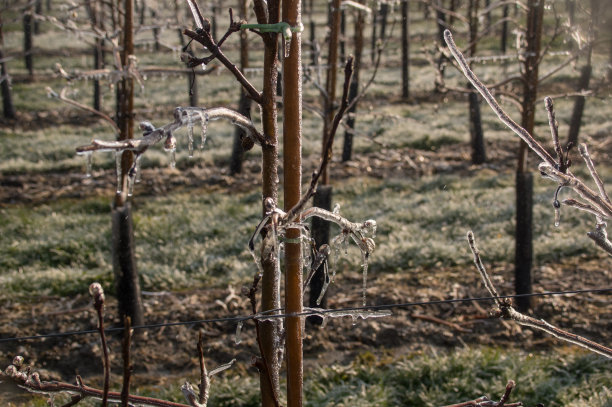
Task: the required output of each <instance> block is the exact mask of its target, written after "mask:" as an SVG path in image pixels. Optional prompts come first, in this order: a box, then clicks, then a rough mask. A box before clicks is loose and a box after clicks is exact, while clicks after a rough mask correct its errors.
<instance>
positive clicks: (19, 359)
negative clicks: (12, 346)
mask: <svg viewBox="0 0 612 407" xmlns="http://www.w3.org/2000/svg"><path fill="white" fill-rule="evenodd" d="M13 365H15V366H16V367H21V366H23V356H15V357H14V358H13Z"/></svg>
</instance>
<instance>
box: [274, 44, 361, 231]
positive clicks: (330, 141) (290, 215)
mask: <svg viewBox="0 0 612 407" xmlns="http://www.w3.org/2000/svg"><path fill="white" fill-rule="evenodd" d="M352 77H353V57H352V56H350V57H349V58H348V60H347V61H346V65H345V66H344V84H343V88H342V100H341V104H340V108H339V109H338V111H337V112H336V115H335V116H334V119H333V121H332V125H331V127H330V130H329V135H327V136H326V140H327V143H326V144H325V148H324V154H323V158H322V159H321V163H320V164H319V168H318V170H317V171H315V172H314V173H313V174H312V180H311V181H310V186H309V188H308V190H307V191H306V193H305V194H304V195H302V197H301V198H300V200H299V201H298V203H297V204H296V205H295V206H294V207H293V208H291V209H290V210H289V211H287V215H286V220H287V221H289V222H292V221H293V220H294V219H295V217H296V216H297V215H298V214H299V213H300V212H301V211H302V209H303V208H304V205H306V202H308V200H309V199H310V198H311V197H312V196H313V195H314V193H315V191H316V189H317V184H318V182H319V178H320V176H321V174H322V173H323V172H324V170H325V168H327V165H328V164H329V161H330V159H331V155H332V154H331V152H332V147H333V145H334V138H335V136H336V132H337V130H338V126H339V125H340V121H341V120H342V117H343V116H344V113H345V112H346V111H347V109H348V107H349V100H348V94H349V87H350V84H351V78H352Z"/></svg>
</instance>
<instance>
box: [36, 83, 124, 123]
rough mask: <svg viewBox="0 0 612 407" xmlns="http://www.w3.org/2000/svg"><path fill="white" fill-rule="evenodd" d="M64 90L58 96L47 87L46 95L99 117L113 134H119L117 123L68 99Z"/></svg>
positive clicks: (105, 115) (97, 111)
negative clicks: (110, 128) (109, 127)
mask: <svg viewBox="0 0 612 407" xmlns="http://www.w3.org/2000/svg"><path fill="white" fill-rule="evenodd" d="M66 91H67V89H66V88H63V89H62V90H61V91H60V93H59V94H58V93H57V92H55V91H54V90H53V89H51V88H50V87H48V86H47V93H48V94H49V95H51V96H52V97H56V98H58V99H59V100H61V101H62V102H65V103H68V104H69V105H73V106H76V107H78V108H79V109H82V110H85V111H87V112H90V113H93V114H95V115H96V116H99V117H101V118H102V119H104V121H105V122H106V123H108V124H109V125H110V126H111V127H112V128H113V131H114V132H115V134H119V133H120V130H119V127H117V123H115V121H114V120H113V119H111V118H110V116H108V115H107V114H106V113H104V112H101V111H99V110H96V109H94V108H91V107H89V106H87V105H84V104H82V103H79V102H77V101H76V100H74V99H70V98H69V97H67V96H66Z"/></svg>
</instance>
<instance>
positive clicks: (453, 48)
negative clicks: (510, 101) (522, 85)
mask: <svg viewBox="0 0 612 407" xmlns="http://www.w3.org/2000/svg"><path fill="white" fill-rule="evenodd" d="M444 40H445V41H446V44H447V45H448V48H449V49H450V52H451V54H452V55H453V57H455V59H456V60H457V63H458V64H459V66H460V67H461V70H462V71H463V74H464V75H465V77H466V78H467V79H468V80H469V81H470V82H471V83H472V85H473V86H474V87H475V88H476V90H477V91H478V92H480V94H481V95H482V97H483V98H484V99H485V100H486V101H487V103H488V104H489V106H491V109H493V111H494V112H495V114H497V117H499V119H500V120H501V121H502V122H503V123H504V124H505V125H506V126H508V127H509V128H510V129H511V130H512V131H514V132H515V133H516V134H517V135H518V136H519V137H520V138H521V139H522V140H523V141H524V142H525V143H527V145H528V146H529V148H530V149H531V150H533V151H534V152H535V153H536V154H537V155H538V156H539V157H540V158H541V159H542V160H543V161H544V162H545V163H547V164H549V165H551V166H554V165H555V164H556V163H555V160H554V159H553V158H552V156H551V155H550V154H548V152H547V151H546V150H545V149H544V147H542V145H541V144H540V143H538V142H537V141H536V139H534V138H533V137H532V136H531V134H529V132H528V131H527V130H525V129H524V128H522V127H521V126H520V125H519V124H518V123H516V122H515V121H514V120H512V119H511V118H510V116H508V114H507V113H506V112H505V111H504V110H503V109H502V107H501V106H500V105H499V104H498V103H497V101H496V100H495V98H494V97H493V95H492V94H491V92H489V90H488V89H487V87H486V86H485V85H484V84H483V83H482V82H481V81H480V79H478V77H477V76H476V75H475V74H474V72H472V70H471V69H470V66H469V64H468V62H467V61H466V59H465V56H463V54H462V53H461V51H459V48H457V45H456V44H455V41H454V40H453V35H452V34H451V32H450V30H444Z"/></svg>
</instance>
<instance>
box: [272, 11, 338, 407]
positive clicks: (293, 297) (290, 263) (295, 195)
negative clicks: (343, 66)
mask: <svg viewBox="0 0 612 407" xmlns="http://www.w3.org/2000/svg"><path fill="white" fill-rule="evenodd" d="M300 3H301V1H300V0H286V1H283V21H285V22H287V23H289V25H290V26H292V27H295V26H298V25H299V24H300V23H301V14H300V11H301V7H300ZM337 3H338V5H339V3H340V2H339V1H337ZM339 11H340V10H339V7H338V10H337V13H338V15H339ZM338 25H339V21H338ZM301 41H302V39H301V34H300V33H299V32H296V33H293V36H292V38H291V52H290V53H289V55H288V56H286V57H285V59H284V60H283V71H284V75H283V90H284V103H283V117H284V121H283V151H284V154H283V161H284V162H283V165H284V168H285V171H284V188H285V194H284V198H285V210H289V209H290V208H292V207H293V206H295V205H296V204H297V203H298V201H299V200H300V196H301V194H302V73H301V65H302V61H301V59H302V57H301V53H302V44H301ZM330 69H331V68H330ZM300 235H301V232H300V230H299V229H297V228H296V229H289V230H288V231H287V236H286V237H287V240H290V239H299V237H300ZM302 302H303V292H302V245H301V244H300V243H289V242H287V243H286V244H285V312H286V313H288V314H291V313H299V312H302ZM286 322H287V328H286V333H287V334H286V349H287V352H286V353H287V406H288V407H301V406H302V386H303V370H304V369H303V359H302V357H303V355H302V320H301V317H297V316H296V317H289V318H287V320H286Z"/></svg>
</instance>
